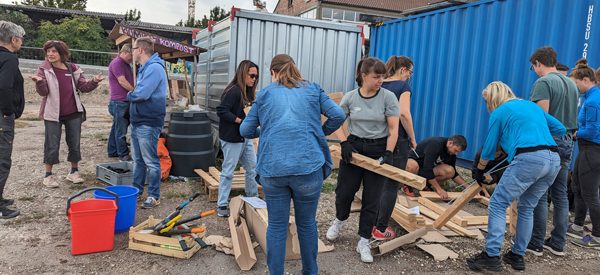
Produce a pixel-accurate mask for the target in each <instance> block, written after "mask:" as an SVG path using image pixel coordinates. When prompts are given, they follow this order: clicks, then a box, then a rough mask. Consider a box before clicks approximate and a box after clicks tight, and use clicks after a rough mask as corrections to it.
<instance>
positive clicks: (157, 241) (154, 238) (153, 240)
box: [129, 216, 206, 259]
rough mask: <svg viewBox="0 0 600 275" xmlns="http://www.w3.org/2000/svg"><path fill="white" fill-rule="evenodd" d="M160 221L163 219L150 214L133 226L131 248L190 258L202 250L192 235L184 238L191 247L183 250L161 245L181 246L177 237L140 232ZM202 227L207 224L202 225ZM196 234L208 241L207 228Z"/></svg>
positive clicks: (130, 234)
mask: <svg viewBox="0 0 600 275" xmlns="http://www.w3.org/2000/svg"><path fill="white" fill-rule="evenodd" d="M160 221H161V220H155V219H154V217H153V216H150V217H148V219H147V220H145V221H144V222H142V223H140V224H139V225H137V226H136V227H131V229H130V230H129V249H131V250H137V251H142V252H148V253H153V254H159V255H164V256H169V257H175V258H180V259H189V258H191V257H192V256H193V255H194V254H195V253H196V252H198V250H200V248H201V247H200V245H199V244H198V243H196V242H195V241H194V239H192V238H190V237H183V238H184V239H185V242H186V244H187V246H188V247H191V249H190V250H188V251H181V250H175V249H170V248H164V247H160V245H169V246H173V247H181V246H180V244H179V241H178V240H177V239H176V238H170V237H162V236H158V235H156V233H140V231H142V230H144V229H146V228H148V227H153V226H155V225H156V224H158V223H159V222H160ZM202 227H205V226H204V225H202ZM205 228H206V227H205ZM196 235H198V237H199V238H201V239H202V240H203V241H205V242H206V230H205V231H204V232H202V233H196Z"/></svg>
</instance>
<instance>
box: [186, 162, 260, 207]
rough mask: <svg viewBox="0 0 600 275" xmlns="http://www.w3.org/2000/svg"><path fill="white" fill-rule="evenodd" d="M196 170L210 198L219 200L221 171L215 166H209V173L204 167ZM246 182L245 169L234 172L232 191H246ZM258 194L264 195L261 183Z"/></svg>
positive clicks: (213, 200)
mask: <svg viewBox="0 0 600 275" xmlns="http://www.w3.org/2000/svg"><path fill="white" fill-rule="evenodd" d="M194 172H196V174H198V175H199V176H200V178H202V185H204V188H205V191H206V193H208V200H209V201H211V202H215V201H217V200H218V199H219V180H220V178H221V172H219V170H217V168H215V167H213V166H211V167H209V168H208V173H206V172H204V170H202V169H196V170H194ZM245 182H246V178H245V176H244V171H243V169H240V171H236V172H234V174H233V181H232V183H231V191H244V190H245V188H246V183H245ZM258 195H259V196H261V197H264V194H263V191H262V186H260V185H258Z"/></svg>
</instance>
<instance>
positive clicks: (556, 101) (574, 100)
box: [529, 72, 579, 133]
mask: <svg viewBox="0 0 600 275" xmlns="http://www.w3.org/2000/svg"><path fill="white" fill-rule="evenodd" d="M529 100H530V101H533V102H537V101H539V100H549V101H550V105H549V108H548V114H549V115H551V116H553V117H555V118H556V119H558V121H560V123H562V124H563V125H564V126H565V128H567V132H568V133H573V132H575V130H577V104H578V102H579V88H577V84H575V81H573V80H572V79H570V78H568V77H566V76H564V75H563V74H561V73H557V72H552V73H549V74H547V75H546V76H544V77H540V79H538V80H537V81H536V82H535V83H534V84H533V88H532V89H531V96H530V97H529Z"/></svg>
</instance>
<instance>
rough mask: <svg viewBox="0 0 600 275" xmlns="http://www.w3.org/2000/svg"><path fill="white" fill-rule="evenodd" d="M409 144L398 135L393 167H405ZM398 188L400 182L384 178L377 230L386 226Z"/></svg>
mask: <svg viewBox="0 0 600 275" xmlns="http://www.w3.org/2000/svg"><path fill="white" fill-rule="evenodd" d="M409 151H410V146H409V143H408V139H407V138H404V137H399V138H398V142H397V143H396V148H395V149H394V167H396V168H400V169H402V170H404V169H406V163H407V162H408V153H409ZM399 188H400V182H397V181H395V180H392V179H389V178H385V187H384V190H383V194H382V195H381V202H380V204H379V214H378V215H377V230H379V231H381V232H383V231H385V229H386V228H387V226H388V223H389V221H390V217H392V212H393V211H394V206H395V205H396V200H397V198H398V189H399Z"/></svg>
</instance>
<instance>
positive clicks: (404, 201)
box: [396, 195, 410, 208]
mask: <svg viewBox="0 0 600 275" xmlns="http://www.w3.org/2000/svg"><path fill="white" fill-rule="evenodd" d="M396 203H399V204H400V205H402V206H404V207H406V208H410V205H409V204H408V200H407V199H406V196H403V195H398V199H397V200H396Z"/></svg>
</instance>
